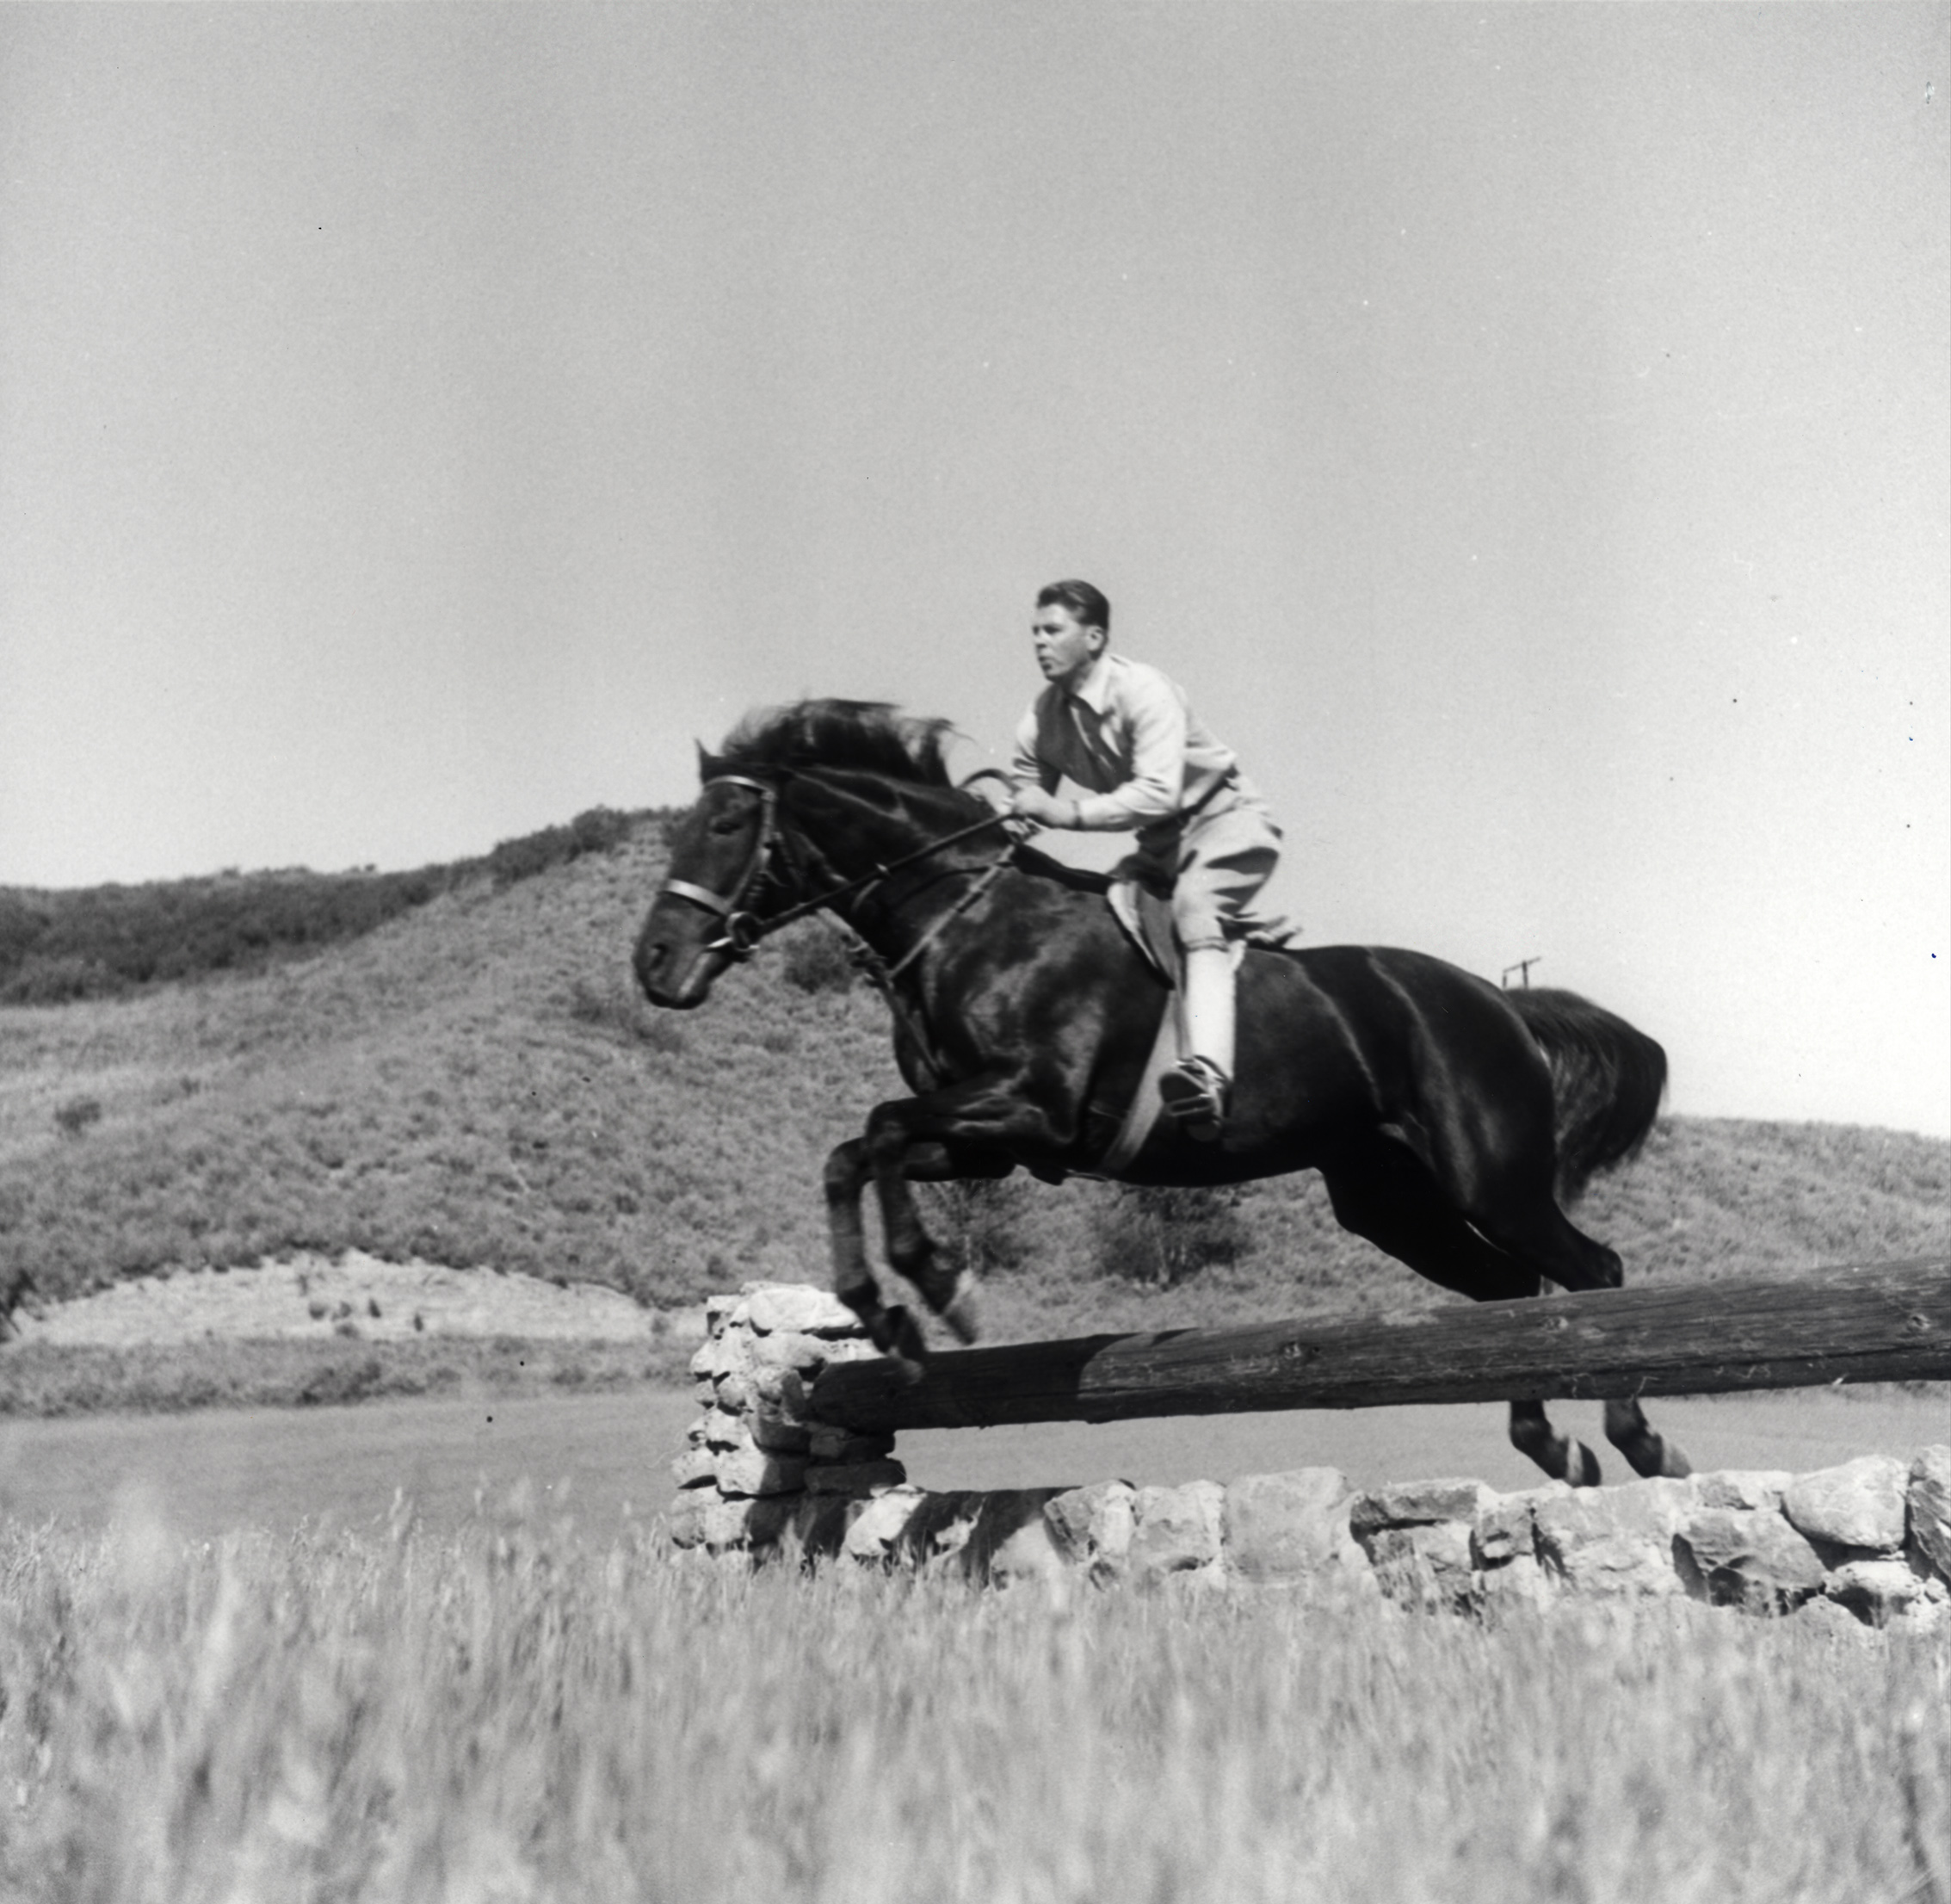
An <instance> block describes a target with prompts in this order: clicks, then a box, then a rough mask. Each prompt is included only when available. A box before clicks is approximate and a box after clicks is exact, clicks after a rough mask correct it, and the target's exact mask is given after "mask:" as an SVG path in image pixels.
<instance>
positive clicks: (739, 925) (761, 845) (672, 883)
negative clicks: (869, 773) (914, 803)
mask: <svg viewBox="0 0 1951 1904" xmlns="http://www.w3.org/2000/svg"><path fill="white" fill-rule="evenodd" d="M713 787H750V788H751V789H752V790H753V792H754V793H756V794H758V796H759V802H760V805H759V831H758V838H756V840H755V841H754V842H753V844H752V851H751V856H750V858H749V859H747V861H746V862H745V867H744V871H743V872H742V873H740V874H739V875H738V882H737V883H736V884H735V885H734V886H733V887H732V891H731V893H730V894H729V895H727V894H724V893H714V892H713V891H712V890H711V888H710V887H705V886H698V885H695V884H694V883H693V882H692V881H689V880H676V879H667V880H666V881H664V891H665V892H666V893H672V894H674V895H675V896H676V897H677V898H678V899H689V900H690V901H691V903H692V904H693V905H694V906H703V907H704V908H705V909H706V911H707V912H716V913H717V914H718V915H719V918H721V919H723V920H724V921H725V931H724V933H723V935H722V937H719V938H715V939H713V940H712V941H711V942H710V943H709V944H707V946H706V947H705V948H704V949H705V950H706V951H707V952H721V953H723V954H724V955H725V956H726V957H727V958H729V959H732V960H733V961H736V962H738V963H741V964H742V963H743V962H744V961H745V960H747V959H749V958H750V957H751V955H753V953H755V952H756V951H757V950H758V949H759V942H760V941H761V940H762V939H763V938H765V937H768V936H769V934H771V933H774V932H776V931H777V930H779V929H780V927H781V926H782V925H790V924H792V923H793V920H795V919H798V918H805V917H806V914H807V913H809V912H818V910H819V908H820V907H821V906H826V905H830V903H831V902H832V901H833V900H835V899H844V898H845V897H846V896H847V894H849V893H857V892H860V891H861V890H862V889H863V888H865V887H869V886H875V885H878V884H879V883H880V881H882V880H884V879H886V877H887V876H888V875H890V874H891V873H898V872H899V871H900V870H901V869H902V868H903V867H904V866H912V865H913V864H914V863H915V862H917V860H924V859H926V858H927V857H928V856H929V855H930V854H931V853H938V852H940V851H941V850H942V848H943V847H945V846H953V845H954V844H956V842H957V841H959V840H965V839H967V838H970V836H971V835H972V834H975V833H982V832H986V831H988V830H989V829H990V828H991V826H997V825H1001V824H1002V821H1003V816H1002V815H1001V814H1000V813H994V814H991V815H990V816H989V817H988V818H987V819H979V820H977V821H976V822H975V823H974V824H973V825H970V826H964V827H960V828H959V829H958V830H957V831H954V832H953V833H945V834H944V835H943V836H942V838H940V839H935V840H930V841H929V843H928V844H927V845H925V846H922V847H918V848H917V849H916V850H915V851H913V852H911V853H906V854H904V855H903V856H901V857H900V858H899V859H897V860H891V861H889V862H886V864H884V865H882V864H877V865H875V866H874V868H873V869H872V870H871V871H868V872H865V873H862V874H861V875H859V877H858V878H855V879H850V880H847V881H844V882H843V883H842V884H841V885H838V886H836V887H833V889H832V890H831V891H830V892H826V893H820V894H819V895H818V897H817V898H814V899H802V900H801V901H800V903H799V904H798V905H797V906H787V909H786V910H785V911H784V912H775V913H774V914H773V915H772V917H771V918H763V919H762V918H760V917H759V916H758V914H757V913H756V912H753V911H751V910H750V906H749V905H748V903H747V902H748V901H749V900H750V897H751V895H752V893H753V892H754V891H755V890H756V888H757V887H759V886H760V885H761V884H762V882H763V881H764V879H765V876H766V875H767V873H768V872H769V871H770V869H771V866H772V856H773V853H774V851H775V849H776V848H777V847H778V845H779V844H780V842H781V839H782V838H783V837H784V836H783V834H782V833H781V829H780V825H779V789H778V788H776V787H773V786H770V785H769V784H768V783H767V782H764V781H762V780H755V779H753V778H752V777H751V776H750V775H746V774H714V775H713V776H712V778H711V779H709V780H707V782H705V790H706V791H707V792H709V791H710V790H711V788H713ZM1014 850H1015V842H1014V841H1012V842H1011V843H1010V845H1009V848H1008V849H1006V850H1005V851H1004V853H1003V860H1006V859H1007V858H1008V857H1009V853H1010V852H1013V851H1014ZM1001 868H1002V861H1001V860H999V861H998V862H997V866H996V868H995V869H994V870H996V871H1000V870H1001ZM956 910H957V912H960V910H961V908H960V907H958V908H957V909H956ZM937 930H939V927H938V928H937ZM930 936H931V937H932V935H930ZM917 949H918V948H917ZM903 962H904V963H905V962H906V961H903Z"/></svg>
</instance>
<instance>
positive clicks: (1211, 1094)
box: [1158, 1058, 1232, 1144]
mask: <svg viewBox="0 0 1951 1904" xmlns="http://www.w3.org/2000/svg"><path fill="white" fill-rule="evenodd" d="M1158 1095H1159V1097H1160V1098H1161V1099H1162V1100H1163V1101H1164V1106H1165V1109H1166V1110H1167V1112H1168V1113H1169V1114H1170V1116H1171V1119H1172V1121H1173V1122H1174V1123H1176V1125H1177V1126H1178V1127H1179V1128H1180V1129H1181V1130H1182V1131H1183V1132H1184V1133H1185V1134H1186V1135H1187V1136H1188V1137H1192V1138H1195V1139H1197V1140H1198V1141H1199V1142H1201V1143H1202V1144H1210V1143H1212V1142H1213V1141H1216V1140H1217V1138H1218V1137H1219V1133H1220V1130H1221V1129H1222V1128H1224V1126H1225V1124H1226V1111H1227V1109H1228V1104H1227V1099H1228V1098H1229V1097H1230V1096H1231V1095H1232V1087H1231V1086H1230V1085H1228V1084H1227V1082H1226V1073H1224V1072H1223V1071H1221V1070H1220V1069H1219V1066H1217V1065H1216V1064H1214V1063H1213V1061H1212V1060H1210V1059H1207V1058H1187V1059H1185V1060H1182V1062H1180V1063H1179V1064H1177V1065H1175V1066H1173V1067H1172V1069H1171V1070H1170V1071H1168V1072H1167V1073H1165V1074H1164V1077H1162V1078H1161V1079H1159V1080H1158Z"/></svg>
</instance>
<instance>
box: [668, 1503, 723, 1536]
mask: <svg viewBox="0 0 1951 1904" xmlns="http://www.w3.org/2000/svg"><path fill="white" fill-rule="evenodd" d="M714 1498H715V1497H714V1496H713V1495H712V1494H709V1493H705V1492H704V1491H703V1490H698V1491H696V1492H694V1493H686V1494H680V1495H679V1496H678V1497H677V1499H676V1500H674V1501H673V1502H672V1503H671V1504H670V1517H669V1521H668V1524H669V1526H670V1543H671V1545H672V1546H673V1547H701V1546H702V1545H703V1544H704V1538H705V1510H706V1509H707V1507H709V1506H710V1505H712V1502H713V1499H714Z"/></svg>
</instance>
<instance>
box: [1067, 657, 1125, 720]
mask: <svg viewBox="0 0 1951 1904" xmlns="http://www.w3.org/2000/svg"><path fill="white" fill-rule="evenodd" d="M1116 665H1118V657H1117V656H1116V655H1114V654H1113V653H1112V652H1111V651H1110V650H1109V649H1108V648H1107V649H1106V650H1105V651H1104V652H1103V653H1102V654H1101V655H1099V656H1098V658H1096V660H1095V661H1094V662H1092V663H1091V665H1090V672H1089V673H1088V674H1086V675H1085V676H1084V679H1083V680H1082V681H1080V682H1079V683H1077V686H1076V687H1074V688H1072V689H1069V690H1068V692H1069V695H1070V697H1071V699H1072V700H1073V701H1081V702H1084V706H1085V707H1087V708H1090V711H1091V712H1092V713H1093V714H1102V713H1103V712H1104V710H1105V708H1108V706H1109V705H1110V702H1111V671H1112V670H1113V668H1114V667H1115V666H1116Z"/></svg>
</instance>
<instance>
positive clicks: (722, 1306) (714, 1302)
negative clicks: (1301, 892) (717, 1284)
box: [705, 1293, 739, 1335]
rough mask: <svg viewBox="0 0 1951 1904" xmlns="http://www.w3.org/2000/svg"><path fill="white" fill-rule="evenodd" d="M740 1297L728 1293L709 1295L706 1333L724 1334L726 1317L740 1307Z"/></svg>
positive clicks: (706, 1307)
mask: <svg viewBox="0 0 1951 1904" xmlns="http://www.w3.org/2000/svg"><path fill="white" fill-rule="evenodd" d="M738 1302H739V1298H738V1297H737V1296H735V1295H728V1294H722V1293H721V1294H719V1295H707V1297H706V1298H705V1333H706V1334H707V1335H723V1334H724V1333H725V1320H726V1319H727V1318H728V1317H729V1316H730V1315H731V1314H732V1311H733V1310H734V1309H735V1308H737V1307H738Z"/></svg>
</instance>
